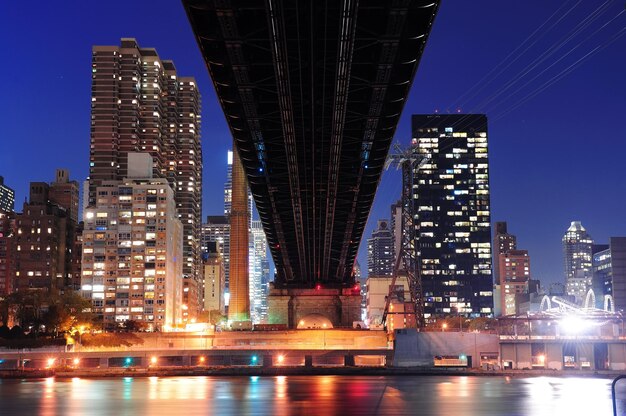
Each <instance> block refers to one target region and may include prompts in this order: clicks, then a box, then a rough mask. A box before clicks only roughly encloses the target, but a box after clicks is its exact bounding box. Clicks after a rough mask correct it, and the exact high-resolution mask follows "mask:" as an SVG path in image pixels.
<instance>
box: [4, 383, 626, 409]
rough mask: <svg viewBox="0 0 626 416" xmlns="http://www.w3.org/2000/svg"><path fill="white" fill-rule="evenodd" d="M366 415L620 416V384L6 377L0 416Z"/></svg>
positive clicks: (625, 388) (625, 386) (623, 394)
mask: <svg viewBox="0 0 626 416" xmlns="http://www.w3.org/2000/svg"><path fill="white" fill-rule="evenodd" d="M624 381H625V383H624V386H623V387H624V388H623V389H622V388H621V386H620V395H621V396H622V397H626V380H624ZM618 386H619V384H618ZM358 414H363V415H369V414H372V415H374V414H376V415H403V414H411V415H440V416H456V415H459V416H472V415H498V416H501V415H550V416H559V415H573V416H575V415H586V416H600V415H611V414H612V401H611V380H609V379H597V378H587V377H585V378H576V377H564V378H556V377H504V376H503V377H500V376H490V377H465V376H392V377H389V376H385V377H377V376H371V377H368V376H278V377H147V378H142V377H134V378H133V377H126V378H108V379H79V378H75V379H63V380H61V379H54V378H47V379H39V380H0V415H41V416H56V415H89V416H99V415H119V416H123V415H128V416H141V415H174V416H192V415H220V416H222V415H342V416H348V415H358Z"/></svg>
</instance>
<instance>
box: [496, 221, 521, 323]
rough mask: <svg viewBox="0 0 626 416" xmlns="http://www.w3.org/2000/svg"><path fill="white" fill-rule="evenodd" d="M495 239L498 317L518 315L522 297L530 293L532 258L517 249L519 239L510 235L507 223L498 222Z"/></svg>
mask: <svg viewBox="0 0 626 416" xmlns="http://www.w3.org/2000/svg"><path fill="white" fill-rule="evenodd" d="M495 225H496V227H495V228H496V229H495V236H494V239H493V251H494V257H493V258H494V276H495V282H496V287H497V288H498V289H499V296H498V302H499V304H498V305H497V308H496V315H513V314H516V313H518V309H519V305H518V303H519V301H520V300H522V297H521V296H520V295H523V294H527V293H528V282H529V280H530V256H529V255H528V251H527V250H518V249H517V237H516V236H514V235H513V234H509V232H508V229H507V223H506V222H496V224H495Z"/></svg>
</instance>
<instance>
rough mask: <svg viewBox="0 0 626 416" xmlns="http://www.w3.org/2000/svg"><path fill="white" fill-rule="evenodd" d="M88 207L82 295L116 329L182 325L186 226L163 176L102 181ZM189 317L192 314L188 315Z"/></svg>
mask: <svg viewBox="0 0 626 416" xmlns="http://www.w3.org/2000/svg"><path fill="white" fill-rule="evenodd" d="M96 195H97V202H96V204H95V205H93V206H90V207H88V208H87V209H85V218H84V220H85V229H84V231H83V245H82V247H83V258H82V275H83V277H82V292H83V295H84V296H85V297H86V298H87V299H89V300H91V302H92V306H93V312H95V314H96V315H97V316H98V317H100V318H101V319H102V320H103V324H104V326H105V327H106V328H109V329H112V328H116V327H118V326H119V325H120V324H122V323H124V322H125V321H128V320H133V321H138V322H143V323H145V324H146V326H147V328H148V329H149V330H157V329H158V330H166V329H168V327H171V326H174V325H176V324H180V323H182V322H183V319H184V316H185V314H188V313H189V312H188V309H187V308H186V305H184V304H183V299H182V293H183V260H184V259H183V247H182V241H183V226H182V224H181V221H180V220H179V219H178V214H177V211H176V203H175V200H174V191H173V190H172V189H171V187H170V186H169V184H168V182H167V180H166V179H164V178H146V177H144V178H137V179H126V180H124V181H103V182H102V183H101V185H100V186H98V187H97V188H96ZM187 316H188V315H187Z"/></svg>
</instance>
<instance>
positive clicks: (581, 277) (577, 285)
mask: <svg viewBox="0 0 626 416" xmlns="http://www.w3.org/2000/svg"><path fill="white" fill-rule="evenodd" d="M562 241H563V254H564V257H565V262H564V264H565V286H566V290H567V294H568V295H570V296H574V297H575V298H576V300H577V301H582V300H583V299H584V297H585V295H586V293H587V290H589V288H590V287H591V284H592V276H593V273H592V253H593V247H592V246H593V239H592V238H591V237H590V236H589V234H588V233H587V230H585V227H583V225H582V224H581V222H580V221H572V223H571V225H570V226H569V228H568V229H567V232H566V233H565V235H564V236H563V240H562Z"/></svg>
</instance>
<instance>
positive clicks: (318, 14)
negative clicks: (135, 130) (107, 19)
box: [183, 0, 439, 288]
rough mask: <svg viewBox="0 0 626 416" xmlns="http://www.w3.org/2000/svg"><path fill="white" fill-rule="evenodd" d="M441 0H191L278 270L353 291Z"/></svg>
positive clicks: (282, 276) (286, 283)
mask: <svg viewBox="0 0 626 416" xmlns="http://www.w3.org/2000/svg"><path fill="white" fill-rule="evenodd" d="M438 3H439V2H438V0H430V1H423V0H389V1H380V0H360V1H356V0H344V1H339V0H337V1H320V0H310V1H279V0H242V1H229V0H183V4H184V5H185V8H186V11H187V15H188V17H189V20H190V22H191V25H192V28H193V31H194V33H195V36H196V38H197V41H198V44H199V46H200V49H201V52H202V54H203V56H204V58H205V61H206V64H207V67H208V69H209V72H210V74H211V78H212V80H213V83H214V85H215V89H216V92H217V96H218V98H219V100H220V103H221V106H222V109H223V111H224V114H225V115H226V119H227V121H228V124H229V126H230V130H231V132H232V135H233V138H234V141H235V143H236V146H237V150H238V151H239V154H240V156H241V159H242V161H243V164H244V167H245V170H246V174H247V177H248V180H249V184H250V188H251V190H252V193H253V195H254V199H255V201H256V205H257V208H258V211H259V214H260V217H261V220H262V222H263V226H264V229H265V233H266V236H267V239H268V244H269V246H270V250H271V253H272V256H273V259H274V263H275V265H276V269H277V273H276V276H275V285H276V287H279V288H280V287H286V288H288V287H293V288H307V287H308V288H311V287H315V286H316V285H318V284H320V285H322V286H323V287H324V288H326V287H336V288H341V287H348V286H352V285H353V284H354V277H353V265H354V261H355V257H356V254H357V250H358V247H359V243H360V240H361V237H362V234H363V229H364V227H365V224H366V222H367V217H368V214H369V211H370V208H371V205H372V202H373V199H374V195H375V192H376V188H377V185H378V182H379V179H380V175H381V172H382V169H383V165H384V161H385V158H386V155H387V151H388V150H389V145H390V143H391V140H392V138H393V135H394V132H395V129H396V125H397V123H398V119H399V117H400V114H401V112H402V109H403V107H404V104H405V101H406V98H407V95H408V92H409V89H410V86H411V83H412V80H413V77H414V75H415V71H416V69H417V66H418V63H419V59H420V57H421V55H422V52H423V50H424V46H425V44H426V39H427V37H428V35H429V32H430V28H431V25H432V22H433V19H434V16H435V14H436V11H437V8H438Z"/></svg>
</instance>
